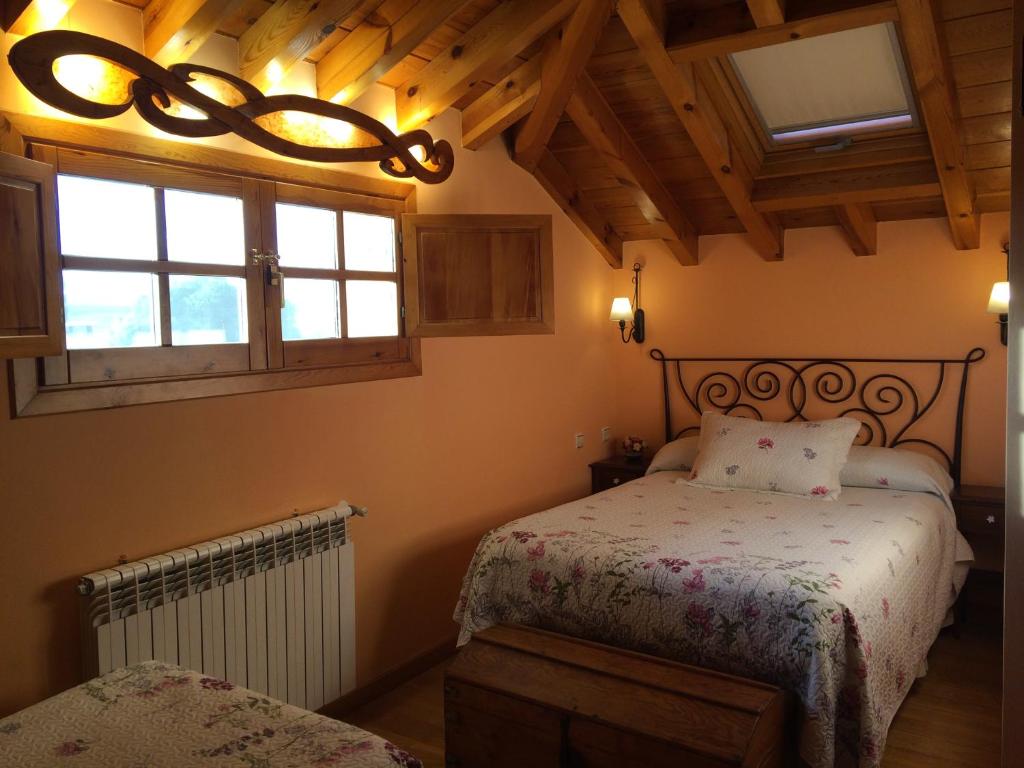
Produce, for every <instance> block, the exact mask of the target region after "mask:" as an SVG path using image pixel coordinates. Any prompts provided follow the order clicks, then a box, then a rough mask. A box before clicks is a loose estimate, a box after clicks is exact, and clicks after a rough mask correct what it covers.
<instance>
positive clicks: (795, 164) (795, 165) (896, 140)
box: [757, 134, 932, 181]
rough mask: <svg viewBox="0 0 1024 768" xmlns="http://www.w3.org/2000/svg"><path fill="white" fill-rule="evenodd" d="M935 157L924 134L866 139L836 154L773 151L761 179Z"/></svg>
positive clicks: (803, 149) (812, 150)
mask: <svg viewBox="0 0 1024 768" xmlns="http://www.w3.org/2000/svg"><path fill="white" fill-rule="evenodd" d="M931 158H932V148H931V145H930V144H929V142H928V137H927V136H925V135H923V134H910V135H907V136H886V137H882V138H874V139H871V138H862V139H857V140H855V141H854V142H853V143H852V144H851V145H850V146H848V147H846V148H845V149H842V150H839V151H836V152H817V151H815V148H814V147H801V148H800V149H789V150H778V151H775V152H769V153H767V154H766V155H765V157H764V161H763V162H762V163H761V166H760V168H758V171H757V179H758V180H759V181H760V180H761V179H769V178H775V177H778V176H799V175H801V174H805V173H824V172H828V171H841V170H847V169H850V168H868V167H871V166H875V165H895V164H898V163H913V162H918V161H922V160H931Z"/></svg>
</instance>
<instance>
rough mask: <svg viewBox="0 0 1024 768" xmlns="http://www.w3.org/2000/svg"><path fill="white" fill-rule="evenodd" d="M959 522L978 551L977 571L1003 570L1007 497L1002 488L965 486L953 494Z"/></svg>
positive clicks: (976, 551) (958, 524) (975, 562)
mask: <svg viewBox="0 0 1024 768" xmlns="http://www.w3.org/2000/svg"><path fill="white" fill-rule="evenodd" d="M950 498H951V499H952V500H953V509H955V510H956V524H957V527H958V528H959V529H960V532H961V533H962V534H963V535H964V538H965V539H967V541H968V542H969V543H970V545H971V549H973V550H974V565H973V568H974V570H977V571H989V572H993V573H1002V572H1003V551H1004V537H1005V533H1006V497H1005V493H1004V491H1003V489H1002V488H995V487H992V486H988V485H961V486H960V487H959V488H954V489H953V492H952V493H951V494H950Z"/></svg>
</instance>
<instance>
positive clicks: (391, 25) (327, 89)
mask: <svg viewBox="0 0 1024 768" xmlns="http://www.w3.org/2000/svg"><path fill="white" fill-rule="evenodd" d="M465 3H466V0H432V1H431V2H423V0H385V1H384V3H382V4H381V6H380V7H379V8H377V10H375V11H374V12H373V13H371V14H370V15H369V16H367V17H366V18H365V19H364V20H363V21H362V22H361V23H360V24H359V25H358V26H357V27H356V28H355V29H353V30H352V31H351V32H349V33H348V34H347V35H346V36H345V38H344V39H343V40H342V41H341V42H340V43H339V44H338V45H336V46H335V47H334V48H332V49H331V50H330V51H328V52H327V54H326V55H325V56H324V57H323V58H322V59H321V60H320V61H319V62H318V63H317V65H316V85H317V91H318V92H319V95H320V98H321V99H328V100H331V101H336V102H337V103H339V104H349V103H351V102H352V101H353V100H354V99H356V98H357V97H358V96H359V95H360V94H361V93H363V92H364V91H365V90H366V89H367V88H369V87H370V86H371V85H373V84H374V83H375V82H377V81H378V80H380V79H381V78H382V77H384V75H386V74H387V73H388V72H390V71H391V70H392V69H393V68H394V67H395V66H397V65H398V64H399V63H400V62H401V61H402V59H404V58H405V57H406V56H408V55H409V54H410V53H412V52H413V50H414V49H415V48H416V47H417V46H418V45H419V44H420V43H422V42H423V41H424V40H426V39H427V36H428V35H430V33H431V32H433V31H434V30H435V29H436V28H437V27H439V26H441V24H442V23H443V22H444V21H445V19H447V18H448V17H449V16H451V15H452V14H453V13H455V12H456V11H457V10H459V8H461V7H462V6H463V5H465Z"/></svg>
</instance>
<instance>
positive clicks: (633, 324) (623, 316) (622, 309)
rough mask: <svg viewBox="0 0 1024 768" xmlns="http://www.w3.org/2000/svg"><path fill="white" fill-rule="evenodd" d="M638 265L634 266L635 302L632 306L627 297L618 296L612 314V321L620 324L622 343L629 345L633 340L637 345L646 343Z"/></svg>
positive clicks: (613, 302) (639, 267) (614, 301)
mask: <svg viewBox="0 0 1024 768" xmlns="http://www.w3.org/2000/svg"><path fill="white" fill-rule="evenodd" d="M641 269H642V267H641V266H640V265H639V264H638V263H634V264H633V302H632V304H630V301H629V298H628V297H626V296H617V297H616V298H614V299H612V313H611V316H610V318H609V319H610V320H612V321H615V322H618V324H619V333H620V334H621V335H622V341H623V342H624V343H626V344H628V343H629V342H630V341H631V340H632V341H635V342H636V343H637V344H643V343H644V311H643V310H642V309H640V270H641ZM627 321H629V322H630V328H629V331H628V332H627V331H626V322H627Z"/></svg>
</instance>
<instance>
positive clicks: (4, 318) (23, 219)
mask: <svg viewBox="0 0 1024 768" xmlns="http://www.w3.org/2000/svg"><path fill="white" fill-rule="evenodd" d="M55 176H56V173H55V171H54V167H53V166H52V165H50V164H48V163H41V162H37V161H35V160H28V159H26V158H24V157H16V156H14V155H8V154H0V358H3V357H46V356H49V355H57V354H60V353H61V352H62V351H63V350H64V319H63V312H62V293H63V292H62V287H61V272H60V254H59V253H58V251H57V197H56V189H55Z"/></svg>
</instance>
